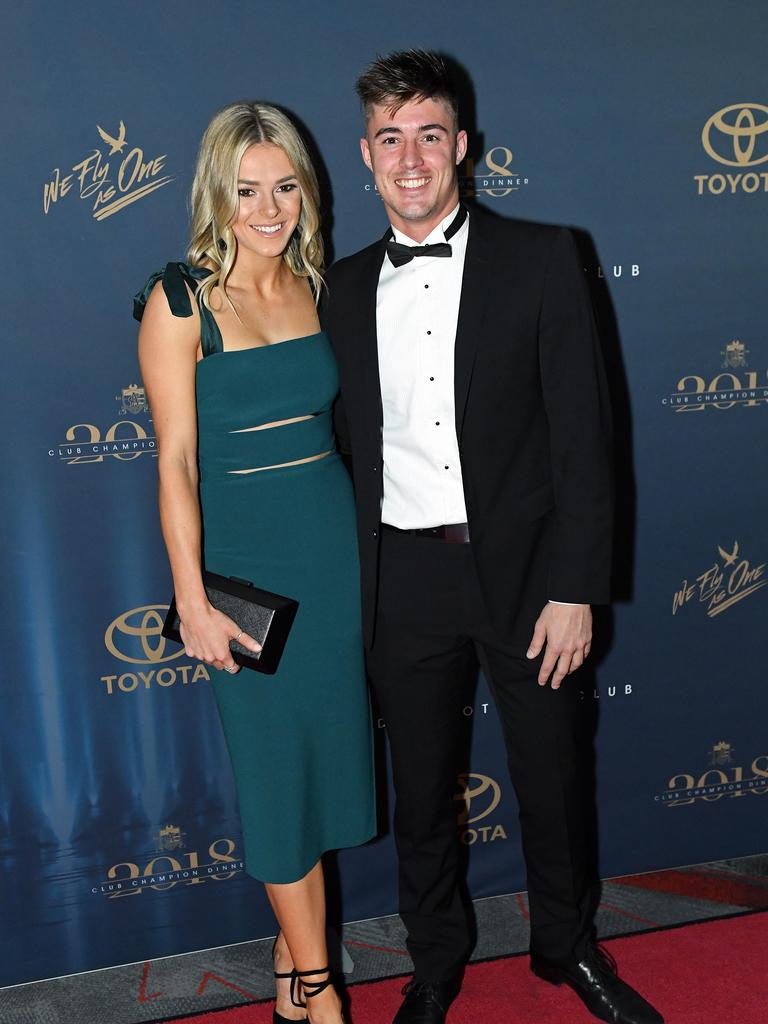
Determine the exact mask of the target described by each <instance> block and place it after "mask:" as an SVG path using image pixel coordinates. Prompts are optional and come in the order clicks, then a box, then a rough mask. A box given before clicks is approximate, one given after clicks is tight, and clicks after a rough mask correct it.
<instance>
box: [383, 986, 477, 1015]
mask: <svg viewBox="0 0 768 1024" xmlns="http://www.w3.org/2000/svg"><path fill="white" fill-rule="evenodd" d="M460 988H461V983H460V982H459V981H415V980H414V981H409V982H408V984H407V985H406V986H405V988H404V989H403V995H404V996H405V999H404V1000H403V1003H402V1006H401V1007H400V1009H399V1010H398V1011H397V1013H396V1014H395V1019H394V1020H393V1021H392V1024H444V1021H445V1015H446V1013H448V1007H449V1006H450V1005H451V1003H452V1002H453V1000H454V999H455V998H456V996H457V995H458V994H459V989H460Z"/></svg>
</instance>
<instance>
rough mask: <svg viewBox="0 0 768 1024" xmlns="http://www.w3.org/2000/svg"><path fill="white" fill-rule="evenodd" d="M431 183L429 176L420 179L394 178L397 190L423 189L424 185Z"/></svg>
mask: <svg viewBox="0 0 768 1024" xmlns="http://www.w3.org/2000/svg"><path fill="white" fill-rule="evenodd" d="M430 181H432V178H431V176H426V175H425V176H422V177H421V178H395V184H396V185H397V186H398V188H405V189H415V188H423V187H424V185H428V184H429V183H430Z"/></svg>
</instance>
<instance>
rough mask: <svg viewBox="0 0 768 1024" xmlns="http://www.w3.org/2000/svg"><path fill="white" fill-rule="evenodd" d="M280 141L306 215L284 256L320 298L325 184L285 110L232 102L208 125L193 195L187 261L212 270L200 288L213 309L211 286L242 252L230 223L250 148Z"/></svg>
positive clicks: (223, 283)
mask: <svg viewBox="0 0 768 1024" xmlns="http://www.w3.org/2000/svg"><path fill="white" fill-rule="evenodd" d="M260 142H271V143H272V144H273V145H275V146H279V147H280V148H281V149H282V150H283V152H284V153H285V155H286V156H287V157H288V159H289V160H290V162H291V165H292V167H293V169H294V170H295V172H296V178H297V180H298V183H299V188H300V189H301V200H302V202H301V214H300V216H299V222H298V224H297V225H296V229H295V231H294V232H293V235H292V237H291V240H290V242H289V243H288V247H287V249H286V250H285V253H284V256H283V258H284V259H285V262H286V263H287V264H288V266H289V267H290V268H291V270H292V271H293V273H294V274H296V276H297V277H308V278H309V281H310V284H311V286H312V291H313V293H314V296H315V302H318V301H319V298H320V289H321V287H322V284H323V276H322V270H323V240H322V237H321V235H320V189H319V187H318V184H317V175H316V174H315V169H314V167H313V166H312V161H311V160H310V157H309V153H308V152H307V147H306V145H305V144H304V142H303V140H302V138H301V136H300V135H299V133H298V131H297V129H296V127H295V125H294V124H293V122H292V121H291V120H290V119H289V118H288V117H287V115H286V114H284V113H283V112H282V110H279V109H278V108H277V107H274V106H272V105H270V104H268V103H231V104H230V105H229V106H228V107H224V109H223V110H220V111H219V112H218V114H216V115H215V117H214V118H213V120H212V121H211V123H210V124H209V125H208V127H207V128H206V130H205V134H204V135H203V138H202V141H201V143H200V152H199V154H198V157H197V166H196V168H195V180H194V182H193V183H192V194H191V225H190V242H189V248H188V249H187V261H188V262H189V263H190V264H192V265H194V266H201V265H202V266H207V267H209V268H210V269H212V271H213V273H211V274H210V275H209V276H208V277H207V278H206V279H205V281H203V283H202V284H201V285H200V287H199V289H198V296H199V299H200V301H201V302H204V303H205V305H206V306H208V308H209V309H210V303H209V297H210V293H211V289H212V288H215V287H216V286H217V285H220V286H221V287H222V290H223V291H224V295H225V296H226V287H225V286H226V281H227V278H228V277H229V274H230V272H231V270H232V267H233V266H234V263H235V257H236V256H237V240H236V238H235V235H234V232H233V231H232V228H231V227H230V225H231V223H232V221H233V219H234V217H235V215H236V213H237V206H238V199H239V197H238V194H237V175H238V172H239V169H240V161H241V160H242V158H243V155H244V154H245V152H246V151H247V150H248V149H250V147H251V146H253V145H254V144H256V143H260Z"/></svg>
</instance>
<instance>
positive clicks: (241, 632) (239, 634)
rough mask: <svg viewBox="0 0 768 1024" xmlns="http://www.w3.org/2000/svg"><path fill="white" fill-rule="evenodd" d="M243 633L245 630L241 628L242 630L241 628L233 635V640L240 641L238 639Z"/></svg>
mask: <svg viewBox="0 0 768 1024" xmlns="http://www.w3.org/2000/svg"><path fill="white" fill-rule="evenodd" d="M242 635H243V631H242V629H241V630H240V632H239V633H238V634H237V636H233V637H232V640H233V641H234V642H235V643H236V642H237V641H238V640H239V639H240V637H241V636H242Z"/></svg>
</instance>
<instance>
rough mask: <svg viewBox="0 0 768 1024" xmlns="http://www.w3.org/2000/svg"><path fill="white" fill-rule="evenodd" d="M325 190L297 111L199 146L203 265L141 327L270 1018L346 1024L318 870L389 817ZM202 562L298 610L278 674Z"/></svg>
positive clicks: (195, 640) (150, 299)
mask: <svg viewBox="0 0 768 1024" xmlns="http://www.w3.org/2000/svg"><path fill="white" fill-rule="evenodd" d="M318 195H319V192H318V185H317V179H316V177H315V173H314V170H313V168H312V165H311V162H310V159H309V156H308V153H307V150H306V148H305V146H304V144H303V142H302V140H301V138H300V137H299V135H298V133H297V131H296V129H295V127H294V126H293V124H292V123H291V122H290V121H289V119H288V118H287V117H286V116H285V114H283V113H282V112H281V111H280V110H278V109H276V108H275V107H272V106H268V105H266V104H261V103H237V104H233V105H231V106H229V107H226V108H225V109H224V110H222V111H221V112H220V113H219V114H217V115H216V116H215V117H214V119H213V121H212V122H211V124H210V125H209V126H208V128H207V130H206V132H205V135H204V137H203V140H202V144H201V147H200V154H199V157H198V162H197V170H196V174H195V180H194V184H193V187H192V229H191V235H192V239H191V243H190V246H189V250H188V255H187V259H188V263H186V264H184V263H169V264H168V266H167V267H166V269H165V271H160V272H158V273H155V274H153V275H152V276H151V277H150V279H149V281H148V282H147V284H146V286H145V288H144V290H143V291H142V292H141V293H140V294H139V295H138V296H137V299H136V316H137V318H138V319H140V320H141V330H140V333H139V358H140V363H141V371H142V376H143V379H144V384H145V387H146V390H147V395H148V398H149V402H150V404H151V407H152V413H153V417H154V424H155V428H156V432H157V438H158V452H159V455H158V466H159V472H160V517H161V523H162V528H163V536H164V539H165V543H166V547H167V549H168V556H169V560H170V564H171V570H172V573H173V581H174V587H175V592H176V603H177V608H178V611H179V615H180V618H181V634H182V638H183V641H184V646H185V649H186V653H187V654H188V655H189V656H190V657H195V658H199V659H201V660H203V661H205V662H207V663H208V664H209V665H211V666H212V667H213V671H212V672H211V678H212V683H213V689H214V693H215V695H216V701H217V704H218V707H219V711H220V714H221V720H222V724H223V726H224V733H225V735H226V739H227V745H228V748H229V752H230V756H231V758H232V765H233V770H234V777H235V782H236V786H237V793H238V799H239V804H240V816H241V822H242V830H243V838H244V843H245V863H246V871H247V872H248V873H249V874H250V875H252V876H254V877H256V878H258V879H260V880H262V881H263V882H264V883H265V884H266V889H267V894H268V896H269V899H270V902H271V904H272V907H273V909H274V911H275V914H276V916H277V919H278V922H279V925H280V931H279V933H278V938H277V940H276V943H275V948H274V956H275V970H276V977H278V978H279V979H281V981H280V982H279V983H278V991H277V1004H276V1008H275V1017H274V1019H275V1021H284V1020H304V1019H307V1018H308V1019H309V1020H310V1021H311V1022H313V1024H338V1022H339V1021H341V1020H342V1016H341V1010H340V1002H339V998H338V995H337V994H336V992H335V991H334V989H333V987H332V986H331V985H330V983H329V973H328V966H327V965H328V954H327V949H326V941H325V891H324V882H323V870H322V863H321V860H320V857H321V854H322V853H323V852H324V851H326V850H329V849H336V848H341V847H348V846H356V845H359V844H361V843H364V842H366V841H367V840H368V839H370V838H371V836H372V835H373V834H374V832H375V820H374V796H373V765H372V749H371V721H370V713H369V706H368V696H367V692H366V688H365V681H364V670H363V661H362V643H361V634H360V609H359V604H358V592H359V583H358V566H357V552H356V546H355V544H356V541H355V526H354V509H353V496H352V491H351V485H350V482H349V478H348V476H347V473H346V470H345V469H344V466H343V464H342V462H341V459H340V457H339V455H337V454H336V452H335V450H334V442H333V435H332V425H331V405H332V403H333V400H334V398H335V395H336V392H337V389H338V380H337V376H336V366H335V363H334V360H333V355H332V352H331V349H330V345H329V343H328V339H327V338H326V336H325V335H324V334H323V333H322V332H321V330H320V327H319V323H318V318H317V312H316V304H317V299H318V297H319V293H320V288H321V285H322V277H321V270H322V257H323V248H322V241H321V238H320V234H319V216H318ZM198 467H199V471H198ZM201 564H204V565H205V567H206V568H207V569H209V570H211V571H213V572H216V573H219V574H221V575H224V576H237V577H239V578H241V579H242V578H244V579H247V580H249V581H251V582H252V583H253V584H254V585H255V586H257V587H260V588H262V589H264V590H271V591H275V592H276V593H279V594H283V595H285V596H288V597H292V598H295V599H297V600H298V601H299V611H298V614H297V617H296V620H295V622H294V625H293V628H292V630H291V633H290V635H289V638H288V643H287V646H286V649H285V652H284V654H283V658H282V661H281V663H280V667H279V669H278V671H277V673H276V674H275V675H273V676H262V675H256V674H254V673H252V672H250V671H246V672H243V673H240V672H239V666H238V665H236V664H235V662H234V661H233V659H232V655H231V651H230V647H229V644H230V641H231V640H233V639H235V638H237V639H238V641H239V643H241V644H242V645H244V646H245V647H247V648H249V649H251V650H253V651H258V649H259V647H258V644H257V643H256V642H255V641H254V640H253V638H252V637H250V636H248V635H247V634H246V633H244V632H243V631H241V629H240V627H239V625H238V624H237V623H236V622H234V621H233V620H232V619H230V618H228V617H227V616H226V615H224V614H222V613H221V612H219V611H217V610H216V609H215V608H213V607H212V606H211V605H210V604H209V602H208V600H207V597H206V594H205V590H204V588H203V584H202V579H201ZM302 993H303V996H304V997H309V998H308V999H304V998H302ZM300 1007H301V1009H300ZM304 1007H305V1008H306V1010H305V1009H304Z"/></svg>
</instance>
